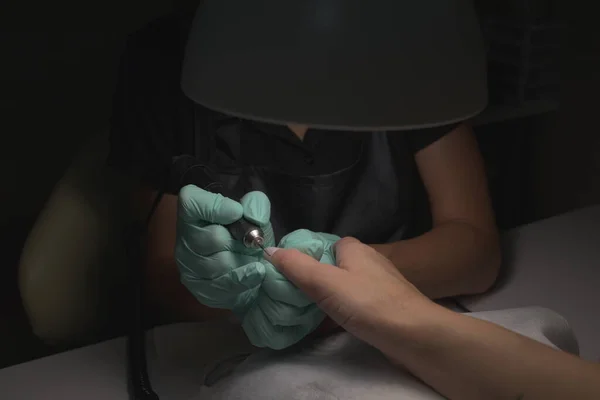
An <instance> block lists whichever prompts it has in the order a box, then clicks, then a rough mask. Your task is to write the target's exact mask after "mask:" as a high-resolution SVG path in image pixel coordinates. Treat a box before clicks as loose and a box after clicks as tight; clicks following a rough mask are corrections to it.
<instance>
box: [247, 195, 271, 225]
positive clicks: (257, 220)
mask: <svg viewBox="0 0 600 400" xmlns="http://www.w3.org/2000/svg"><path fill="white" fill-rule="evenodd" d="M240 203H241V204H242V207H243V210H244V218H246V219H247V220H248V221H249V222H252V223H253V224H256V225H258V226H259V227H261V228H262V227H265V226H267V225H269V221H270V220H271V201H270V200H269V198H268V197H267V195H266V194H264V193H263V192H259V191H253V192H249V193H246V195H245V196H244V197H242V199H241V200H240Z"/></svg>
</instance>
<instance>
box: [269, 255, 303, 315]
mask: <svg viewBox="0 0 600 400" xmlns="http://www.w3.org/2000/svg"><path fill="white" fill-rule="evenodd" d="M264 264H265V269H266V275H265V280H264V281H263V284H262V289H263V291H264V293H265V294H266V295H267V296H269V297H270V298H272V299H273V300H275V301H279V302H282V303H286V304H289V305H292V306H296V307H305V306H307V305H309V304H311V303H313V301H312V300H311V299H310V298H309V297H308V296H306V295H305V294H304V292H302V291H301V290H300V289H299V288H298V287H297V286H296V285H294V284H293V283H292V282H291V281H290V280H289V279H287V278H286V277H285V276H283V275H282V274H281V272H279V271H277V269H275V267H274V266H273V264H271V263H270V262H268V261H264Z"/></svg>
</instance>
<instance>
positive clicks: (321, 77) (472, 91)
mask: <svg viewBox="0 0 600 400" xmlns="http://www.w3.org/2000/svg"><path fill="white" fill-rule="evenodd" d="M267 3H268V7H267V6H265V4H267ZM367 3H368V2H364V4H363V5H362V6H360V7H359V6H356V7H355V6H353V5H352V4H354V3H353V2H348V3H346V2H322V1H317V0H313V1H302V2H266V3H265V2H260V4H257V3H255V2H253V1H248V0H246V1H243V2H241V1H233V0H228V1H222V0H219V1H217V0H205V1H203V2H202V3H201V5H200V6H199V8H198V10H197V12H196V14H195V16H194V15H193V14H192V13H187V12H182V13H176V14H174V15H172V16H169V17H164V18H162V19H159V20H157V21H154V22H152V23H150V24H149V25H148V26H146V27H145V28H143V29H142V30H140V31H139V32H137V33H135V34H134V35H132V36H131V37H130V39H129V40H128V43H127V48H126V51H125V54H124V56H123V59H122V63H121V68H120V74H119V84H118V89H117V92H116V96H115V101H114V112H113V117H112V132H111V151H110V160H109V161H110V164H111V165H112V166H114V167H116V168H118V169H120V170H121V171H122V172H124V173H126V174H129V175H130V176H132V177H133V178H134V179H135V180H136V181H137V184H136V185H135V187H134V186H132V188H131V189H132V190H131V192H132V199H133V203H132V204H133V207H132V209H134V210H136V211H139V213H140V217H143V216H144V215H146V214H147V211H148V209H149V208H150V204H151V202H152V201H153V199H154V198H155V197H156V192H157V191H160V190H162V188H164V187H165V186H166V187H169V194H167V195H165V196H164V197H163V198H162V200H161V201H160V203H159V205H158V207H157V209H156V211H155V213H154V215H153V216H152V219H151V220H150V225H149V230H148V238H147V241H148V243H147V246H146V248H147V249H148V253H147V257H146V260H147V261H146V264H145V275H146V277H145V282H146V292H147V295H146V296H145V297H146V299H149V303H148V304H147V306H148V307H149V309H151V310H152V311H153V314H154V316H155V323H166V322H173V321H183V320H206V319H208V318H216V317H221V316H223V315H228V314H230V313H233V314H234V315H236V316H237V317H238V318H239V319H240V320H241V321H242V324H243V326H244V330H245V331H246V333H247V335H248V337H249V338H250V340H251V342H252V343H253V344H255V345H256V346H258V347H269V348H274V349H283V348H286V347H288V346H290V345H293V344H294V343H297V342H298V341H300V340H301V339H302V338H304V337H306V336H307V335H308V334H310V333H311V332H314V331H315V330H316V329H317V328H318V327H319V326H322V324H323V323H324V320H325V314H324V313H323V312H322V310H320V309H319V307H317V305H316V304H315V303H314V302H313V301H311V300H310V299H309V298H308V297H307V296H305V294H304V293H302V292H301V291H298V290H297V288H295V286H294V285H293V284H292V283H290V282H289V281H288V280H287V279H285V277H283V276H282V275H281V274H280V273H279V272H278V271H277V270H275V269H274V268H273V267H272V265H271V264H270V263H265V262H263V256H262V251H260V249H259V250H258V251H257V250H256V249H247V248H244V247H243V246H240V243H237V242H236V241H235V240H233V239H232V237H231V235H229V233H228V232H227V230H226V229H224V228H223V225H226V224H231V223H233V222H235V221H236V220H239V219H240V218H242V217H243V218H245V219H246V220H249V221H251V222H252V223H253V224H255V225H257V226H259V227H260V228H261V229H262V230H263V231H264V232H265V245H266V246H275V245H278V246H280V247H293V248H299V249H302V250H303V251H305V252H309V253H310V251H311V246H312V244H314V243H315V241H317V242H322V243H326V248H325V251H323V252H321V256H320V258H319V261H321V262H325V263H329V264H335V258H334V255H333V252H332V246H333V244H334V243H335V242H336V241H337V240H339V238H340V237H345V236H353V237H356V238H358V239H359V240H361V241H362V242H364V243H368V244H369V246H371V248H372V249H374V250H375V251H377V252H378V253H379V254H381V255H382V256H383V257H385V259H387V260H389V261H390V264H389V265H390V266H393V267H394V268H395V269H397V271H399V273H401V274H402V276H405V277H406V279H407V280H408V281H410V282H411V283H412V284H413V285H414V286H415V287H416V288H418V289H419V291H421V292H422V293H423V294H424V295H425V296H427V297H429V298H431V299H439V298H445V297H451V296H456V295H463V294H474V293H481V292H484V291H486V290H487V289H488V288H489V287H490V286H491V285H492V284H493V283H494V281H495V278H496V275H497V272H498V268H499V265H500V250H499V240H498V232H497V229H496V225H495V221H494V214H493V210H492V206H491V202H490V198H489V195H488V189H487V183H486V175H485V170H484V165H483V161H482V157H481V155H480V153H479V149H478V145H477V142H476V139H475V137H474V134H473V132H472V131H471V129H470V128H469V126H468V124H467V123H466V122H465V121H467V120H468V119H469V118H470V117H472V116H473V115H476V114H477V113H478V112H480V111H481V110H482V109H483V108H484V107H485V105H486V89H485V57H484V54H483V51H482V49H483V46H482V43H481V40H480V38H479V36H478V34H479V33H478V26H477V23H476V18H475V16H474V12H473V10H472V9H471V8H470V6H469V5H467V3H468V2H447V1H443V2H442V1H433V0H429V1H423V2H416V3H415V2H410V3H411V4H410V7H408V8H407V4H406V2H401V1H388V2H385V5H382V4H380V6H379V7H370V6H368V5H367ZM258 5H261V7H258ZM192 17H193V18H192ZM414 21H421V22H420V23H418V24H415V23H414ZM456 26H460V27H461V29H456ZM181 155H191V156H193V157H194V158H195V159H197V160H198V166H199V167H201V168H204V169H206V170H210V173H211V174H212V176H214V177H215V180H218V181H219V182H221V183H222V184H223V185H225V186H226V187H227V188H228V191H229V192H230V193H233V194H234V195H235V196H233V198H234V199H229V198H226V197H223V196H220V195H218V194H215V193H211V191H210V190H205V189H206V188H203V187H198V186H195V185H186V186H185V187H183V188H181V187H180V186H178V182H177V180H175V181H173V180H172V179H171V175H170V172H169V171H170V167H171V164H170V163H171V160H172V159H173V157H177V156H181ZM124 201H126V200H124ZM429 217H430V220H431V221H430V223H428V218H429ZM313 253H314V252H313Z"/></svg>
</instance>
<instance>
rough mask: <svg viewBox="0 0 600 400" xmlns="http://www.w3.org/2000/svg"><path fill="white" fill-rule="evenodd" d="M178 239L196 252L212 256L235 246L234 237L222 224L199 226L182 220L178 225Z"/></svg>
mask: <svg viewBox="0 0 600 400" xmlns="http://www.w3.org/2000/svg"><path fill="white" fill-rule="evenodd" d="M177 230H178V235H177V237H178V239H177V240H178V241H180V242H181V243H182V244H183V246H184V247H185V248H186V249H188V251H191V252H193V253H195V254H198V255H201V256H210V255H211V254H214V253H217V252H219V251H224V250H230V249H231V248H232V247H233V241H234V239H233V237H232V236H231V234H230V233H229V231H228V230H227V228H225V227H224V226H222V225H206V226H199V225H194V224H188V223H185V222H181V223H180V224H179V225H178V227H177Z"/></svg>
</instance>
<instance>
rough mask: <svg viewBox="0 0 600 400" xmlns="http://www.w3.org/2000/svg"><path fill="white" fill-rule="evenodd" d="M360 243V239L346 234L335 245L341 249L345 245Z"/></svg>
mask: <svg viewBox="0 0 600 400" xmlns="http://www.w3.org/2000/svg"><path fill="white" fill-rule="evenodd" d="M360 243H361V242H360V241H359V240H358V239H356V238H353V237H352V236H346V237H343V238H341V239H340V240H338V241H337V242H336V243H335V247H336V248H338V249H341V248H343V247H349V246H356V245H358V244H360Z"/></svg>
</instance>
